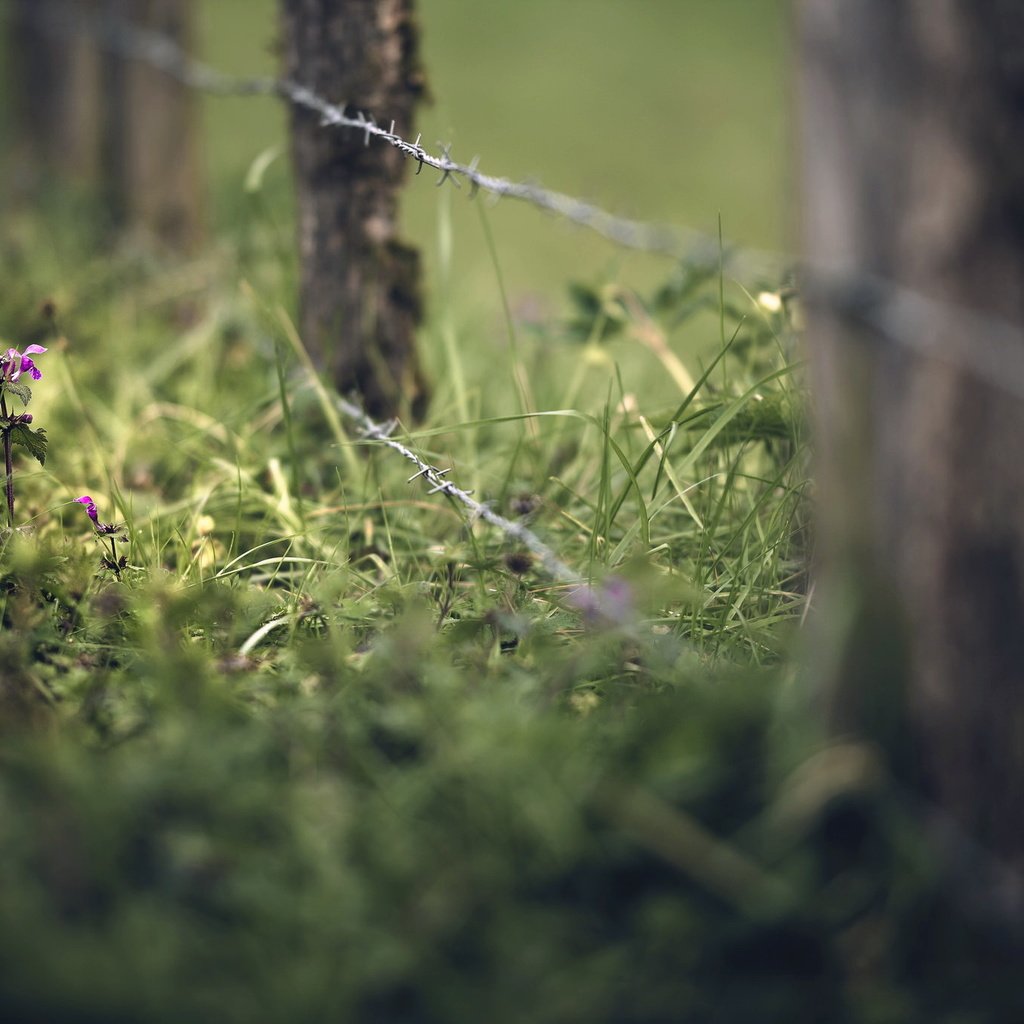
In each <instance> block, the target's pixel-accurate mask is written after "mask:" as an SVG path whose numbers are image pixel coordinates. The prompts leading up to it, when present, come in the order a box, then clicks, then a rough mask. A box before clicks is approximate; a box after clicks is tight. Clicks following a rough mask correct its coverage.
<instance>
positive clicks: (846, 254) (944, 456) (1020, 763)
mask: <svg viewBox="0 0 1024 1024" xmlns="http://www.w3.org/2000/svg"><path fill="white" fill-rule="evenodd" d="M799 10H800V32H801V44H802V55H801V75H802V83H801V86H802V87H801V103H802V122H803V147H802V148H803V158H802V159H803V182H802V184H803V197H804V199H803V202H804V209H803V220H804V237H805V242H806V252H807V257H808V260H809V262H810V264H811V266H812V267H815V266H816V267H819V268H822V267H823V268H828V269H830V270H832V271H838V272H848V273H850V274H851V275H853V276H856V275H860V274H870V275H877V276H878V277H882V278H885V279H888V280H891V281H895V282H897V283H898V284H901V285H905V286H909V287H910V288H913V289H915V290H917V291H919V292H921V293H923V294H925V295H927V296H931V297H933V298H935V299H937V300H939V301H941V302H944V303H951V304H954V305H957V306H962V307H966V308H968V309H971V310H975V311H980V312H982V313H987V314H991V315H993V316H996V317H999V318H1003V319H1004V320H1008V321H1010V322H1012V323H1014V324H1017V325H1021V326H1024V147H1022V145H1021V140H1022V139H1024V105H1022V104H1021V101H1020V98H1021V97H1022V96H1024V62H1022V61H1021V59H1020V55H1021V53H1022V52H1024V4H1021V3H1020V2H1019V0H938V2H936V0H907V2H905V3H900V4H893V3H891V0H802V3H801V5H800V8H799ZM962 332H963V328H962V326H961V325H957V324H956V323H955V322H954V318H952V317H950V318H949V320H948V322H944V321H943V319H942V318H941V317H940V318H938V319H937V320H936V322H935V323H933V324H931V325H930V326H929V328H928V330H927V334H928V337H927V338H926V339H923V340H927V342H928V343H929V344H930V345H933V346H935V347H937V348H938V349H939V350H940V351H941V350H942V349H943V348H944V347H947V348H948V347H950V346H951V345H955V343H958V342H961V341H963V340H964V339H963V337H962ZM985 340H986V339H985V337H984V332H981V333H980V334H979V336H978V337H977V339H976V342H977V344H978V345H981V344H983V343H984V342H985ZM808 343H809V347H810V355H811V360H812V365H813V370H814V384H815V407H816V408H815V413H816V427H817V450H818V484H819V497H820V502H819V505H820V508H819V540H820V564H819V566H818V572H819V587H818V592H819V595H820V600H819V602H818V603H819V615H818V618H819V629H818V642H819V657H818V670H819V673H820V674H821V675H823V676H825V677H827V680H828V682H829V684H830V691H829V693H830V712H831V717H832V724H833V728H834V729H835V730H836V731H837V732H845V731H853V732H857V733H860V734H861V735H867V736H868V737H869V738H872V739H876V740H880V741H882V742H883V743H884V744H885V745H886V747H887V749H888V750H889V751H890V752H897V759H898V760H899V759H900V758H902V760H903V764H902V766H901V768H902V770H904V771H905V772H906V773H907V774H908V775H909V777H910V778H911V779H912V780H913V781H914V782H915V784H916V785H918V786H919V787H920V788H921V789H922V790H923V792H924V794H925V795H926V796H928V797H929V798H930V799H932V800H934V801H935V802H936V804H938V805H939V806H940V807H942V808H943V810H944V812H946V813H947V814H948V816H949V820H951V821H953V822H955V823H956V824H957V825H958V826H959V828H960V829H962V830H963V831H964V833H966V834H967V835H969V836H971V837H972V838H973V839H974V840H976V841H979V842H980V843H982V844H983V845H984V846H985V847H986V848H987V849H988V850H990V851H991V852H994V853H995V854H997V855H998V856H999V857H1001V858H1002V859H1004V860H1005V862H1007V863H1008V864H1010V865H1012V866H1014V867H1015V868H1016V869H1017V871H1018V872H1020V871H1024V815H1022V813H1021V808H1022V807H1024V459H1022V457H1021V444H1022V441H1024V402H1022V401H1021V399H1020V398H1019V397H1018V396H1019V395H1020V394H1021V392H1022V390H1024V380H1013V381H1012V384H1013V385H1014V386H1015V388H1016V389H1017V395H1012V394H1010V393H1008V391H1007V390H1006V389H1003V388H999V387H995V386H992V384H986V383H983V382H982V381H981V380H979V379H978V377H976V376H974V375H972V373H971V372H970V370H969V368H968V367H966V366H965V365H957V361H956V360H955V359H954V360H953V362H952V363H951V362H948V361H942V360H931V359H927V358H925V357H924V356H922V355H920V354H918V353H916V352H915V351H914V347H913V346H910V345H900V344H897V343H895V342H894V341H892V340H887V339H885V338H882V337H878V336H874V335H872V334H871V333H870V332H869V331H868V330H867V329H866V328H863V327H861V328H857V327H856V326H854V325H852V324H851V322H850V319H849V318H846V317H844V316H843V315H842V314H841V313H840V312H839V311H838V310H837V309H836V308H835V307H834V306H829V305H828V304H827V303H822V304H820V305H819V306H817V307H816V308H812V310H811V319H810V322H809V331H808ZM962 362H963V360H961V363H962ZM1007 372H1009V368H1008V369H1007Z"/></svg>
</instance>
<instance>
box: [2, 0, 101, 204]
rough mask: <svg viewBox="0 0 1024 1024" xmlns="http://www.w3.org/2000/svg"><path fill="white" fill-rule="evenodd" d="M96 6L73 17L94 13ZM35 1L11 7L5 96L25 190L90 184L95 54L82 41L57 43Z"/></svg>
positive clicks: (90, 3) (95, 126)
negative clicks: (58, 181)
mask: <svg viewBox="0 0 1024 1024" xmlns="http://www.w3.org/2000/svg"><path fill="white" fill-rule="evenodd" d="M95 9H96V0H81V4H80V8H79V10H80V11H82V12H83V13H85V14H92V13H95ZM39 13H40V8H39V0H12V16H11V22H10V25H9V30H8V31H9V37H8V41H7V53H8V59H9V66H8V73H7V90H8V95H9V96H10V97H11V101H12V102H11V105H12V111H11V113H12V120H13V128H14V131H15V133H16V139H17V148H18V149H19V150H20V152H19V154H18V157H19V167H18V171H19V177H20V178H21V179H23V182H24V184H25V185H27V186H28V187H29V188H32V187H35V186H36V185H38V184H40V183H41V182H42V181H44V180H48V179H51V178H53V177H60V178H65V179H71V180H76V181H80V182H89V181H95V178H96V175H97V172H98V169H99V93H98V87H99V79H98V70H99V51H98V49H97V47H96V45H95V42H94V41H93V40H91V39H89V38H88V37H86V36H84V35H77V36H61V35H58V34H55V33H54V32H51V31H47V30H46V29H45V27H44V26H43V25H42V24H41V23H40V21H39Z"/></svg>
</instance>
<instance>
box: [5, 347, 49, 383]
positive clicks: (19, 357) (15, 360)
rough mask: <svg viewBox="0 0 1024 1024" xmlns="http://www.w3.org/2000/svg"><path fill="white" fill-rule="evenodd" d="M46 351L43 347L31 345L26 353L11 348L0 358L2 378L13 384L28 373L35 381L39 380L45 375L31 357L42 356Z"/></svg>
mask: <svg viewBox="0 0 1024 1024" xmlns="http://www.w3.org/2000/svg"><path fill="white" fill-rule="evenodd" d="M45 351H46V349H45V348H43V346H42V345H29V346H28V348H26V349H25V351H24V352H19V351H18V350H17V349H16V348H9V349H8V350H7V351H6V352H5V353H4V354H3V355H2V356H0V377H2V378H3V379H4V380H9V381H11V382H12V383H13V382H14V381H16V380H17V379H18V378H19V377H20V376H21V375H22V374H23V373H27V374H28V375H29V376H30V377H31V378H32V379H33V380H39V379H40V378H41V377H42V376H43V375H42V373H41V372H40V370H39V368H38V367H37V366H36V364H35V362H34V361H33V360H32V359H30V358H29V356H30V355H41V354H42V353H43V352H45Z"/></svg>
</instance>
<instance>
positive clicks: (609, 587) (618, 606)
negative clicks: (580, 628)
mask: <svg viewBox="0 0 1024 1024" xmlns="http://www.w3.org/2000/svg"><path fill="white" fill-rule="evenodd" d="M569 603H570V604H572V605H573V606H574V607H575V608H577V609H578V610H579V611H580V613H581V614H582V615H583V618H584V619H585V620H586V621H587V622H588V623H590V624H591V625H595V626H596V625H625V624H627V623H628V622H630V621H631V620H632V619H633V617H634V605H633V588H632V587H631V586H630V585H629V583H628V582H627V581H626V580H624V579H623V578H622V577H621V576H609V577H608V578H607V579H605V580H604V582H603V583H602V584H601V585H600V586H598V587H593V586H583V587H577V588H576V589H575V590H573V591H572V592H571V593H570V594H569Z"/></svg>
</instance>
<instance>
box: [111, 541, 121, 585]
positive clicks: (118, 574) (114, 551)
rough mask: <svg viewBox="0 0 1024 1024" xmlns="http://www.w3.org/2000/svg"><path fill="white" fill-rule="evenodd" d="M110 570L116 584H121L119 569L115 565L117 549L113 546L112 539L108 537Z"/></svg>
mask: <svg viewBox="0 0 1024 1024" xmlns="http://www.w3.org/2000/svg"><path fill="white" fill-rule="evenodd" d="M109 540H110V568H111V569H113V570H114V575H115V576H116V577H117V581H118V583H120V582H121V567H120V566H119V565H118V563H117V547H116V546H115V545H114V538H113V537H110V538H109Z"/></svg>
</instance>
